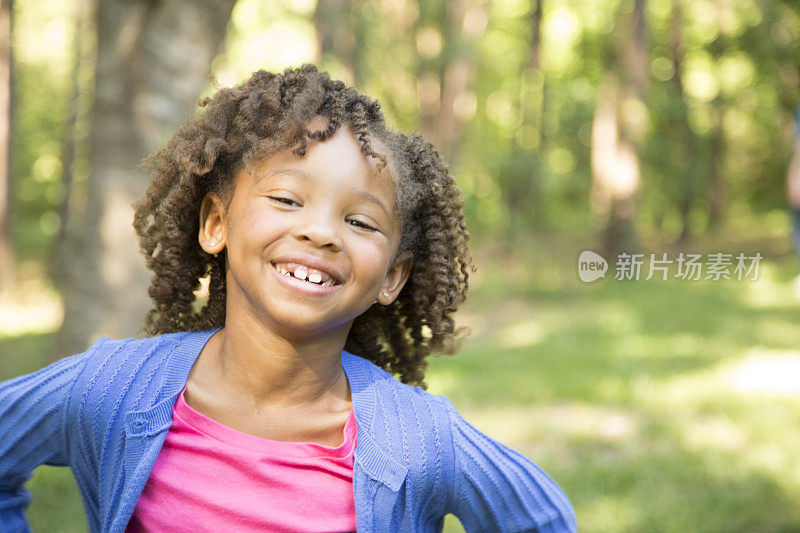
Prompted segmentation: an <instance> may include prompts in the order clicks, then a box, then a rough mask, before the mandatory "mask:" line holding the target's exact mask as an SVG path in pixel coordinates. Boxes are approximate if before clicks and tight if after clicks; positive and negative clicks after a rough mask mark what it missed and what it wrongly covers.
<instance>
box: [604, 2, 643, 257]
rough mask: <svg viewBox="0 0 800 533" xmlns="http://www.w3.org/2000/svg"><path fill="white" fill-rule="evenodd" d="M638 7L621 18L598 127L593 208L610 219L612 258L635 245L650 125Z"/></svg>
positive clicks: (608, 247) (607, 230)
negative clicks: (644, 150) (638, 198)
mask: <svg viewBox="0 0 800 533" xmlns="http://www.w3.org/2000/svg"><path fill="white" fill-rule="evenodd" d="M633 1H634V4H633V9H632V10H630V12H629V13H621V14H620V16H619V17H618V18H617V25H616V28H615V30H614V32H613V35H612V36H611V41H612V42H611V43H610V46H611V49H612V53H611V54H610V55H609V56H608V58H607V68H608V71H607V72H606V74H605V75H604V76H603V77H602V79H601V81H600V85H599V87H598V89H597V95H596V101H597V104H596V107H595V115H594V120H593V124H592V175H593V178H594V186H593V189H592V205H593V207H594V209H595V210H596V211H598V212H599V213H600V214H601V215H603V216H605V218H606V222H605V229H604V238H603V245H604V250H605V253H606V254H607V255H608V256H611V257H613V256H615V255H616V254H617V252H618V251H620V250H624V249H631V248H632V247H633V246H634V244H635V232H634V225H633V216H634V212H635V209H636V196H637V194H638V192H639V186H640V183H641V171H640V163H639V147H638V145H639V144H640V143H641V142H642V141H643V138H644V133H645V131H644V128H645V124H646V120H647V117H646V113H647V111H646V109H647V108H646V107H645V105H644V97H645V92H646V89H647V84H648V79H649V75H648V69H647V65H648V59H649V52H648V50H647V40H646V35H645V31H646V29H645V23H644V8H645V0H633ZM621 6H622V7H626V3H625V2H623V3H622V4H621ZM620 10H621V11H622V9H620Z"/></svg>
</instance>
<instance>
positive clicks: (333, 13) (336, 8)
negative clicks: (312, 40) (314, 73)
mask: <svg viewBox="0 0 800 533" xmlns="http://www.w3.org/2000/svg"><path fill="white" fill-rule="evenodd" d="M362 7H363V6H362V3H361V2H356V1H355V0H318V1H317V7H316V9H315V11H314V26H315V28H316V31H317V45H318V51H317V57H318V58H320V60H321V61H325V62H330V61H332V60H335V61H337V62H339V63H340V64H341V66H342V67H343V68H344V69H345V71H347V73H348V74H349V77H350V81H351V82H352V83H354V84H356V85H357V86H360V85H361V84H362V83H363V82H364V74H365V73H364V66H363V57H362V56H363V54H364V29H363V24H362V23H361V17H362V15H361V11H362Z"/></svg>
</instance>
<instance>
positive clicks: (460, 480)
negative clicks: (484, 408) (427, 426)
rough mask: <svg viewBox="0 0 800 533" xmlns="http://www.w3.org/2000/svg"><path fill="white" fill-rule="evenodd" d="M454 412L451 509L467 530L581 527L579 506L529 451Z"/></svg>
mask: <svg viewBox="0 0 800 533" xmlns="http://www.w3.org/2000/svg"><path fill="white" fill-rule="evenodd" d="M444 400H445V404H446V406H447V410H448V412H449V414H450V426H451V429H452V434H453V449H454V453H455V469H456V471H455V475H454V478H453V479H454V482H453V488H452V490H451V491H450V501H449V502H448V504H447V510H446V512H447V513H452V514H454V515H455V516H457V517H458V519H459V520H460V521H461V524H462V525H463V526H464V528H465V529H466V530H467V531H468V532H471V531H502V532H507V531H533V532H543V533H544V532H547V533H561V532H575V531H577V525H576V519H575V511H574V510H573V508H572V505H571V504H570V502H569V499H567V496H566V495H565V494H564V492H563V491H562V490H561V488H560V487H559V486H558V485H557V484H556V483H555V481H553V480H552V479H551V478H550V476H548V475H547V474H546V473H545V472H544V471H543V470H542V469H541V468H539V467H538V466H536V465H535V464H534V463H533V462H532V461H530V460H529V459H528V458H527V457H525V456H524V455H522V454H521V453H519V452H517V451H516V450H513V449H511V448H509V447H508V446H506V445H504V444H503V443H501V442H498V441H496V440H494V439H492V438H490V437H488V436H487V435H485V434H483V433H481V432H480V431H479V430H478V429H476V428H475V427H474V426H472V425H471V424H470V423H469V422H467V421H466V420H465V419H464V418H463V417H462V416H461V414H460V413H459V412H458V411H457V410H456V408H455V407H454V406H453V404H452V402H450V400H449V399H447V398H444Z"/></svg>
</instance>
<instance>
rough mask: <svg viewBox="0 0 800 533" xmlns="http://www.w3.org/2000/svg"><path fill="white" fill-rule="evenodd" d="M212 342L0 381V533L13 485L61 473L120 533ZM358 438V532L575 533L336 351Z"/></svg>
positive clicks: (489, 459)
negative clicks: (456, 527)
mask: <svg viewBox="0 0 800 533" xmlns="http://www.w3.org/2000/svg"><path fill="white" fill-rule="evenodd" d="M215 331H216V330H208V331H200V332H187V333H174V334H169V335H161V336H158V337H153V338H148V339H142V340H137V339H125V340H109V339H106V338H103V339H100V340H98V341H97V342H96V343H95V344H94V345H92V347H91V348H89V350H87V351H86V352H84V353H82V354H78V355H74V356H72V357H68V358H65V359H62V360H60V361H57V362H55V363H53V364H52V365H50V366H48V367H46V368H44V369H42V370H39V371H38V372H35V373H33V374H28V375H25V376H20V377H17V378H14V379H11V380H8V381H5V382H3V383H0V532H2V533H6V532H14V533H16V532H22V531H29V527H28V523H27V519H26V517H25V509H26V507H27V505H28V503H29V502H30V497H31V496H30V493H29V492H28V491H27V490H26V489H25V488H24V483H25V482H26V481H27V480H28V479H29V478H30V476H31V474H32V471H33V469H34V468H36V466H38V465H40V464H49V465H58V466H70V467H71V468H72V471H73V473H74V475H75V479H76V480H77V483H78V488H79V489H80V493H81V498H82V499H83V504H84V507H85V510H86V515H87V518H88V524H89V528H90V530H91V531H92V532H99V531H103V532H114V533H119V532H122V531H124V529H125V526H126V525H127V523H128V520H129V519H130V517H131V514H132V513H133V509H134V507H135V505H136V501H137V500H138V499H139V495H140V494H141V492H142V489H143V488H144V485H145V482H146V481H147V479H148V477H149V475H150V470H151V469H152V467H153V463H154V462H155V460H156V456H158V452H159V450H160V449H161V445H162V444H163V442H164V438H165V436H166V434H167V431H168V430H169V428H170V426H171V425H172V408H173V405H174V404H175V401H176V399H177V397H178V394H179V393H180V391H181V389H182V388H183V386H184V385H185V383H186V380H187V378H188V375H189V370H190V369H191V367H192V365H193V364H194V362H195V359H196V358H197V356H198V355H199V353H200V351H201V350H202V348H203V346H204V345H205V343H206V341H208V339H209V338H210V337H211V335H212V334H213V333H214V332H215ZM341 360H342V367H343V368H344V370H345V374H346V375H347V379H348V381H349V383H350V390H351V396H352V402H353V411H354V414H355V417H356V423H357V427H358V429H357V431H358V440H357V445H356V449H355V455H354V466H353V490H354V495H355V507H356V520H357V524H358V530H359V531H440V530H441V528H442V522H443V518H444V515H445V514H448V513H452V514H454V515H456V516H457V517H458V518H459V519H460V520H461V523H462V524H463V526H464V527H465V528H466V530H467V531H547V532H561V531H575V530H576V524H575V515H574V511H573V510H572V507H571V505H570V503H569V500H568V499H567V497H566V496H565V495H564V493H563V492H562V491H561V489H560V488H559V487H558V485H556V483H555V482H554V481H553V480H552V479H550V477H548V476H547V474H545V473H544V472H543V471H542V470H541V469H539V467H537V466H536V465H535V464H533V463H532V462H531V461H530V460H528V459H527V458H526V457H524V456H523V455H522V454H520V453H518V452H516V451H514V450H512V449H511V448H508V447H507V446H505V445H503V444H501V443H500V442H497V441H495V440H492V439H491V438H489V437H487V436H486V435H484V434H483V433H481V432H480V431H478V430H477V429H476V428H474V427H473V426H472V425H470V424H469V423H468V422H466V421H465V420H464V418H462V417H461V415H460V414H459V413H458V411H456V409H455V408H454V407H453V404H452V403H450V401H449V400H448V399H447V398H446V397H444V396H437V395H434V394H430V393H428V392H426V391H423V390H422V389H420V388H419V387H412V386H409V385H405V384H403V383H401V382H400V381H398V380H397V379H395V378H394V377H393V376H392V375H391V374H389V373H387V372H386V371H384V370H383V369H381V368H379V367H378V366H376V365H375V364H373V363H371V362H370V361H367V360H366V359H363V358H361V357H358V356H355V355H353V354H351V353H348V352H346V351H343V352H342V356H341Z"/></svg>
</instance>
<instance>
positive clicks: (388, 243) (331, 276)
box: [200, 117, 411, 338]
mask: <svg viewBox="0 0 800 533" xmlns="http://www.w3.org/2000/svg"><path fill="white" fill-rule="evenodd" d="M324 125H325V121H324V120H323V119H322V117H315V119H314V120H313V121H312V122H311V124H310V125H309V129H311V130H313V129H315V128H316V127H318V128H320V129H321V128H322V127H324ZM376 165H377V160H376V159H374V158H370V159H369V160H367V159H366V158H365V157H364V156H363V154H362V153H361V150H360V147H359V145H358V143H357V141H356V139H355V137H354V136H353V133H352V132H351V130H350V129H349V128H348V127H347V126H344V125H343V126H341V127H340V128H339V129H338V130H337V131H336V133H335V134H334V135H333V136H331V137H330V138H329V139H327V140H326V141H323V142H318V141H315V142H312V143H311V144H310V145H309V146H308V148H307V150H306V155H305V156H304V157H300V156H295V155H293V154H292V153H291V150H287V151H284V152H280V153H278V154H275V155H274V156H271V157H269V158H267V159H265V160H263V161H261V162H260V163H259V164H257V165H255V169H254V171H253V173H252V174H251V173H249V172H248V171H247V170H244V169H243V170H241V171H239V172H238V173H237V175H236V176H235V190H234V192H233V197H232V199H231V201H230V204H229V205H228V207H227V208H225V206H224V202H223V201H222V200H221V199H220V198H219V197H218V196H216V195H214V194H213V193H212V194H209V195H207V196H206V198H205V199H204V201H203V206H202V209H201V227H200V243H201V245H202V246H203V248H204V249H205V250H206V251H207V252H209V253H218V252H219V251H222V249H223V248H226V249H227V278H226V281H227V316H228V317H232V316H237V317H238V316H249V317H252V318H254V319H256V320H258V321H260V322H263V323H266V325H267V326H268V327H270V329H272V330H273V332H275V333H276V334H279V335H282V336H284V337H285V338H298V337H307V336H309V335H313V334H319V333H323V332H332V331H334V330H337V329H341V333H342V334H343V335H345V336H346V334H347V332H348V331H349V329H350V326H351V325H352V322H353V320H354V319H355V318H356V317H357V316H359V315H360V314H362V313H363V312H364V311H366V310H367V309H368V308H369V307H370V306H371V305H373V302H374V301H375V299H376V298H378V300H379V302H380V303H381V304H384V305H386V304H389V303H390V302H391V301H393V300H394V298H396V297H397V294H398V293H399V292H400V290H401V289H402V287H403V285H404V284H405V282H406V280H407V279H408V275H409V273H410V270H411V260H410V259H406V258H399V259H400V260H399V261H396V262H395V263H394V264H392V262H391V260H392V259H393V256H394V253H395V250H396V249H397V246H398V244H399V241H400V224H399V221H398V220H396V218H395V215H394V184H393V182H392V177H391V175H390V173H389V172H388V169H383V170H382V171H381V174H380V175H379V176H377V177H375V175H374V169H375V168H376ZM383 291H386V294H384V293H383Z"/></svg>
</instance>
